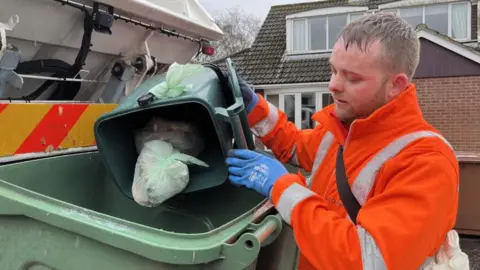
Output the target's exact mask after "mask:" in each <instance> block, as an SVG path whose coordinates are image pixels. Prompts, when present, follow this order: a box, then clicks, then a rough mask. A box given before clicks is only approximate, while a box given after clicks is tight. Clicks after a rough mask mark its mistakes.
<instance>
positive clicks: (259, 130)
mask: <svg viewBox="0 0 480 270" xmlns="http://www.w3.org/2000/svg"><path fill="white" fill-rule="evenodd" d="M267 104H268V116H267V117H265V119H263V120H261V121H260V122H258V123H257V124H256V125H255V126H253V127H252V128H251V131H252V133H253V134H255V136H257V137H263V136H265V135H267V134H268V133H270V132H271V131H272V130H273V128H274V127H275V125H276V124H277V122H278V111H277V110H278V109H277V107H275V106H274V105H273V104H271V103H270V102H268V101H267Z"/></svg>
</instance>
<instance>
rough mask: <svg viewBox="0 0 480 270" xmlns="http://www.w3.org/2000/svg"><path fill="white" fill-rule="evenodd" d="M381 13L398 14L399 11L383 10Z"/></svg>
mask: <svg viewBox="0 0 480 270" xmlns="http://www.w3.org/2000/svg"><path fill="white" fill-rule="evenodd" d="M381 12H385V13H392V14H398V11H397V10H396V9H386V10H382V11H381Z"/></svg>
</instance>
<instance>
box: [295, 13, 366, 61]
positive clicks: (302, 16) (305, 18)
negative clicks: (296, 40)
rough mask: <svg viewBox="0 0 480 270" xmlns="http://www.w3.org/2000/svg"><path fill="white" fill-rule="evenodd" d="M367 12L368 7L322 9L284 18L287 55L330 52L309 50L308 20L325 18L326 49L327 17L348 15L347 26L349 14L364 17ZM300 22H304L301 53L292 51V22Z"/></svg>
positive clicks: (348, 18)
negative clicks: (303, 39) (303, 38)
mask: <svg viewBox="0 0 480 270" xmlns="http://www.w3.org/2000/svg"><path fill="white" fill-rule="evenodd" d="M368 12H369V10H368V7H363V6H362V7H355V6H353V7H331V8H324V9H315V10H310V11H306V12H301V13H296V14H291V15H288V16H287V17H286V20H287V21H286V27H287V28H286V34H287V35H286V37H287V54H289V55H298V54H310V53H325V52H331V51H332V50H331V49H326V50H309V49H308V47H309V36H310V34H309V29H308V19H309V18H315V17H322V16H324V17H326V19H327V22H326V40H325V42H326V45H327V47H328V16H333V15H348V17H347V24H348V23H349V22H350V14H362V15H366V14H367V13H368ZM297 20H302V21H304V26H305V27H304V28H305V50H302V51H293V21H297Z"/></svg>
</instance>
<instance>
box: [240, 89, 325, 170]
mask: <svg viewBox="0 0 480 270" xmlns="http://www.w3.org/2000/svg"><path fill="white" fill-rule="evenodd" d="M257 95H258V94H257ZM248 122H249V125H250V128H251V130H252V133H253V134H254V135H255V136H257V137H259V138H260V139H261V141H262V143H263V144H264V145H265V146H266V147H267V148H269V149H271V150H272V152H273V154H274V155H275V157H276V158H277V159H278V160H280V161H281V162H283V163H291V164H293V165H295V166H299V167H300V168H302V169H304V170H305V171H307V172H310V171H311V170H312V166H313V162H314V159H315V154H316V151H317V148H318V146H319V144H320V141H321V139H322V138H323V136H324V135H325V134H326V129H325V128H324V127H322V126H320V124H317V126H316V127H315V128H314V129H305V130H298V129H297V127H296V126H295V124H294V123H292V122H289V121H288V120H287V116H286V115H285V113H284V112H282V111H281V110H279V109H278V108H276V107H275V106H274V105H272V104H271V103H269V102H268V101H266V100H265V99H264V98H263V97H262V96H261V95H258V103H257V105H256V106H255V107H254V108H253V109H252V111H251V112H250V113H249V115H248Z"/></svg>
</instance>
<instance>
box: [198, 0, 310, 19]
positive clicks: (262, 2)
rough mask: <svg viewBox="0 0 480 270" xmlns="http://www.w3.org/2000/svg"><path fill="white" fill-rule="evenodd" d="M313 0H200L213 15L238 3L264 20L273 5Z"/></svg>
mask: <svg viewBox="0 0 480 270" xmlns="http://www.w3.org/2000/svg"><path fill="white" fill-rule="evenodd" d="M312 1H313V0H199V2H200V4H201V5H202V6H204V7H205V9H206V10H207V11H208V12H209V13H210V14H211V15H213V14H214V13H215V12H216V11H220V10H222V9H226V8H230V7H234V6H237V5H238V6H240V7H241V8H242V9H243V10H245V11H246V12H248V13H252V14H254V15H256V16H257V17H258V18H260V19H261V20H262V21H263V20H264V19H265V17H266V16H267V14H268V11H269V10H270V7H271V6H274V5H283V4H291V3H298V2H312ZM317 1H318V0H317Z"/></svg>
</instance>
